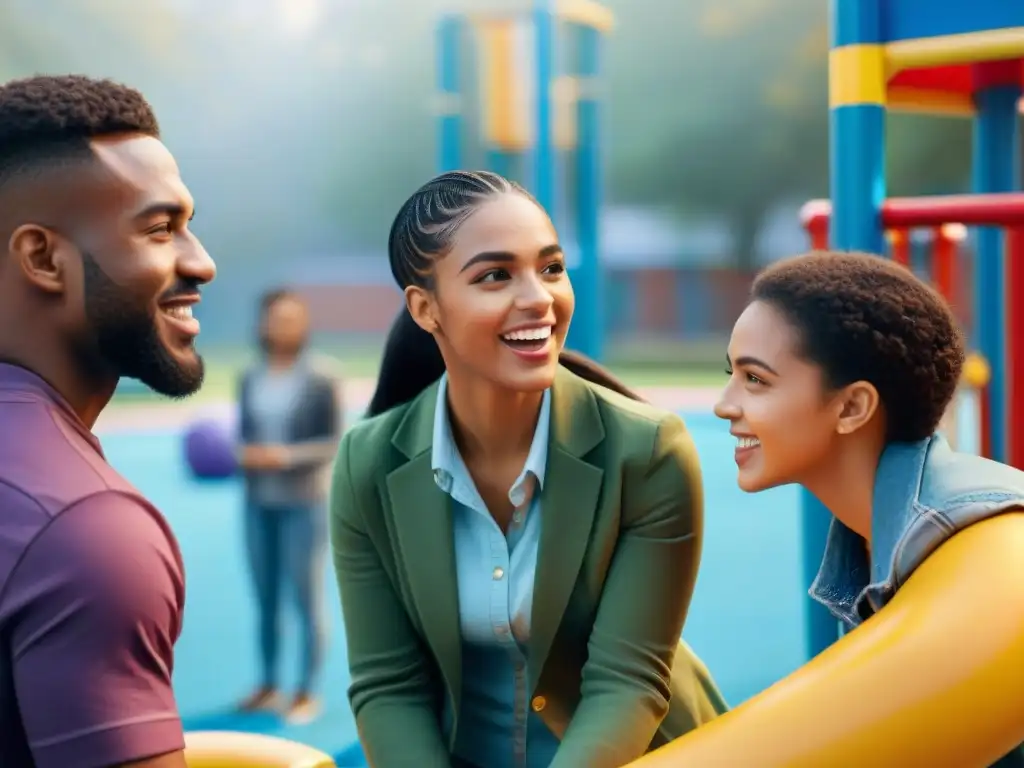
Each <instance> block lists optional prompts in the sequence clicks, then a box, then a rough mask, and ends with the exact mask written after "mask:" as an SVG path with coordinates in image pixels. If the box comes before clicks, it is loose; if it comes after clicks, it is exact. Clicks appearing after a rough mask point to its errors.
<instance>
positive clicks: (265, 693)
mask: <svg viewBox="0 0 1024 768" xmlns="http://www.w3.org/2000/svg"><path fill="white" fill-rule="evenodd" d="M281 703H282V701H281V694H279V693H278V692H277V689H276V688H271V687H270V686H267V685H264V686H261V687H260V688H257V689H256V690H255V691H253V693H251V694H250V695H249V696H247V697H246V698H245V699H243V700H242V703H241V704H239V705H238V711H239V712H247V713H248V712H277V711H279V710H280V709H281Z"/></svg>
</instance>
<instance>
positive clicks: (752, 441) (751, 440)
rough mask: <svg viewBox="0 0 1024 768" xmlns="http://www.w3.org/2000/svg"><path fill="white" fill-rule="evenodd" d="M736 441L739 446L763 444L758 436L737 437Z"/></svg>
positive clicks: (755, 446) (752, 446)
mask: <svg viewBox="0 0 1024 768" xmlns="http://www.w3.org/2000/svg"><path fill="white" fill-rule="evenodd" d="M736 443H737V446H736V447H737V448H757V447H758V446H759V445H761V441H760V440H758V439H757V438H756V437H737V438H736Z"/></svg>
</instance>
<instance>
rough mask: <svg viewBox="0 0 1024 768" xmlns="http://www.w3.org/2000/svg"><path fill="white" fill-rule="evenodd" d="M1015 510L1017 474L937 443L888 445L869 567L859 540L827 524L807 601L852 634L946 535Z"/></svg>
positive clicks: (1020, 485) (1021, 503)
mask: <svg viewBox="0 0 1024 768" xmlns="http://www.w3.org/2000/svg"><path fill="white" fill-rule="evenodd" d="M1016 507H1021V508H1024V472H1022V471H1020V470H1018V469H1014V468H1013V467H1009V466H1006V465H1005V464H999V463H998V462H995V461H990V460H988V459H983V458H981V457H979V456H974V455H972V454H966V453H957V452H955V451H953V449H952V448H950V446H949V443H947V442H946V440H945V439H944V438H942V437H941V436H939V435H935V436H934V437H931V438H929V439H927V440H922V441H920V442H917V443H893V444H891V445H889V446H888V447H887V448H886V449H885V451H884V452H883V453H882V458H881V460H880V461H879V465H878V473H877V475H876V477H875V490H874V496H873V503H872V518H871V552H872V558H871V561H870V562H869V559H868V554H867V551H866V549H865V547H864V541H863V539H861V538H860V536H858V535H857V534H855V533H854V532H853V531H851V530H850V529H849V528H847V527H846V526H845V525H843V524H842V523H840V522H839V521H838V520H833V521H832V526H831V528H830V529H829V534H828V542H827V544H826V546H825V556H824V559H823V560H822V563H821V569H820V570H819V571H818V576H817V578H815V580H814V583H813V584H812V585H811V589H810V594H811V597H812V598H814V599H815V600H817V601H818V602H820V603H821V604H823V605H824V606H825V607H826V608H828V609H829V611H831V612H832V614H833V615H835V616H836V617H837V618H839V619H841V620H842V621H843V622H844V623H845V624H846V625H847V628H848V629H849V628H853V627H856V626H857V625H859V624H861V623H862V622H863V621H865V620H866V619H867V618H869V617H870V616H871V615H872V614H874V613H877V612H878V611H880V610H881V609H882V608H883V607H884V606H885V605H886V603H888V602H889V600H891V599H892V596H893V595H894V594H896V590H898V589H899V588H900V586H901V585H903V584H904V583H906V581H907V579H908V578H910V575H911V574H912V573H913V572H914V570H915V569H916V568H917V567H918V566H919V565H921V563H923V562H924V560H925V559H926V558H927V557H928V556H929V555H930V554H931V553H932V552H934V551H935V550H936V549H938V547H939V546H940V545H941V544H943V543H944V542H945V541H946V540H948V539H949V538H950V537H951V536H953V534H955V533H957V532H958V531H961V530H963V529H964V528H966V527H967V526H969V525H972V524H974V523H977V522H979V521H981V520H984V519H986V518H989V517H994V516H995V515H998V514H1001V513H1003V512H1006V511H1007V510H1010V509H1013V508H1016Z"/></svg>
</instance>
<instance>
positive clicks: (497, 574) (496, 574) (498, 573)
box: [492, 567, 505, 581]
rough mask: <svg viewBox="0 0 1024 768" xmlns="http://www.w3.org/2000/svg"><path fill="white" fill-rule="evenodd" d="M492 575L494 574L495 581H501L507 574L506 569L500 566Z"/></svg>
mask: <svg viewBox="0 0 1024 768" xmlns="http://www.w3.org/2000/svg"><path fill="white" fill-rule="evenodd" d="M492 575H493V576H494V580H495V581H501V577H502V576H504V575H505V569H504V568H500V567H499V568H495V569H494V573H493V574H492Z"/></svg>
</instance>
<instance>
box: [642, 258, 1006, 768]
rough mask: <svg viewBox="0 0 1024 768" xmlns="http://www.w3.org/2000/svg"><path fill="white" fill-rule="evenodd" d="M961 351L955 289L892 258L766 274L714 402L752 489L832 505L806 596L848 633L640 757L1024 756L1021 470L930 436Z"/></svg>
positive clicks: (742, 761) (944, 761) (798, 261)
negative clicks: (798, 492) (936, 286)
mask: <svg viewBox="0 0 1024 768" xmlns="http://www.w3.org/2000/svg"><path fill="white" fill-rule="evenodd" d="M963 360H964V344H963V339H962V336H961V333H960V331H959V329H958V328H957V324H956V320H955V319H954V317H953V315H952V313H951V312H950V310H949V307H948V306H947V305H946V303H945V302H944V301H943V299H942V298H941V297H940V296H939V295H938V294H937V293H936V292H935V291H933V290H932V289H931V288H929V287H928V286H927V285H925V284H924V283H923V282H921V281H920V280H918V279H917V278H916V277H914V276H913V275H912V274H911V273H910V272H909V271H907V270H906V269H904V268H902V267H900V266H898V265H896V264H894V263H893V262H891V261H888V260H886V259H882V258H879V257H877V256H871V255H867V254H855V253H812V254H809V255H805V256H800V257H796V258H793V259H788V260H784V261H781V262H778V263H777V264H775V265H773V266H771V267H770V268H768V269H767V270H765V271H764V272H762V273H761V274H760V275H759V276H758V278H757V280H756V281H755V282H754V286H753V290H752V300H751V302H750V304H749V306H748V307H747V308H746V310H745V311H744V312H743V314H742V315H741V317H740V318H739V320H738V321H737V322H736V326H735V328H734V329H733V334H732V338H731V340H730V344H729V350H728V362H729V370H728V374H729V381H728V384H727V386H726V388H725V391H724V392H723V395H722V398H721V401H720V402H719V403H718V404H717V406H716V408H715V412H716V414H717V415H718V416H720V417H721V418H723V419H727V420H728V421H729V422H730V425H731V433H732V434H733V435H734V436H735V437H736V439H737V445H736V463H737V465H738V469H739V473H738V482H739V485H740V487H741V488H742V489H743V490H745V491H748V492H755V491H761V490H765V489H767V488H772V487H775V486H779V485H783V484H787V483H798V484H800V485H802V486H803V487H804V488H806V489H807V490H809V491H810V492H811V493H812V494H814V495H815V496H816V497H817V498H818V499H819V500H820V501H821V502H822V503H823V504H824V505H825V506H826V507H827V508H828V509H829V511H831V513H832V515H833V517H834V519H833V521H832V526H831V531H830V534H829V537H828V544H827V547H826V551H825V554H824V558H823V560H822V564H821V569H820V572H819V573H818V576H817V578H816V579H815V581H814V584H813V585H812V587H811V595H812V597H814V599H816V600H817V601H819V602H820V603H822V604H823V605H825V606H826V607H827V608H828V609H829V610H830V611H831V612H832V613H833V614H834V615H835V616H836V617H837V619H839V620H841V621H842V622H843V623H844V624H845V625H846V627H847V628H848V631H847V633H846V634H845V635H844V637H842V638H841V639H840V640H839V641H838V642H837V643H836V644H835V645H833V646H832V647H831V648H829V649H828V650H826V651H825V652H823V653H821V654H820V655H819V656H817V657H816V658H815V659H813V660H812V661H811V662H810V663H808V664H807V665H806V666H804V667H803V668H801V669H800V670H797V671H796V672H795V673H793V674H792V675H790V676H789V677H788V678H786V679H784V680H782V681H780V682H779V683H777V684H776V685H774V686H772V687H771V688H769V689H768V690H767V691H765V692H763V693H762V694H760V695H759V696H756V697H754V698H753V699H752V700H750V701H748V702H747V703H745V704H744V705H742V706H740V707H738V708H737V709H736V710H734V711H733V712H732V713H730V714H727V715H725V716H723V717H722V718H720V719H718V720H716V721H715V722H712V723H710V724H709V725H708V726H706V727H704V728H701V729H698V730H697V731H695V732H694V733H692V734H689V735H687V736H684V737H682V738H681V739H678V740H677V741H675V742H673V743H671V744H669V745H667V746H665V747H664V748H662V749H661V750H659V751H658V752H655V753H652V754H651V755H649V756H648V757H646V758H644V759H642V760H640V761H638V762H636V763H634V764H632V765H634V766H637V768H639V767H640V766H643V768H669V767H670V766H672V767H674V766H684V765H695V766H696V765H701V766H704V765H706V766H712V765H721V766H749V768H770V767H775V766H779V767H781V766H786V768H793V767H794V766H830V767H832V766H835V767H837V768H838V767H839V766H871V767H872V768H885V767H886V766H894V767H896V766H898V767H899V768H910V767H911V766H914V767H916V766H925V765H927V766H933V767H936V768H937V767H938V766H949V767H950V768H972V767H976V768H984V766H989V765H992V764H993V763H995V764H996V765H998V766H1000V768H1003V767H1005V766H1015V765H1022V764H1024V763H1022V762H1021V756H1020V752H1019V750H1018V749H1015V748H1014V745H1015V744H1019V743H1020V742H1021V741H1024V575H1022V574H1024V568H1022V567H1021V563H1022V562H1024V514H1021V512H1022V509H1024V472H1021V471H1019V470H1017V469H1014V468H1012V467H1008V466H1005V465H1003V464H999V463H997V462H994V461H989V460H987V459H984V458H981V457H978V456H973V455H968V454H962V453H957V452H955V451H954V450H953V449H952V448H951V447H950V446H949V444H948V443H947V442H946V440H945V439H944V438H943V437H941V436H940V435H938V434H936V428H937V426H938V424H939V421H940V418H941V417H942V415H943V413H944V412H945V410H946V409H947V407H948V406H949V404H950V402H951V400H952V398H953V395H954V393H955V390H956V387H957V385H958V381H959V377H960V372H961V367H962V365H963ZM1010 750H1013V751H1010ZM1008 752H1009V753H1008ZM1001 756H1002V757H1001ZM996 761H998V762H996Z"/></svg>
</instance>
